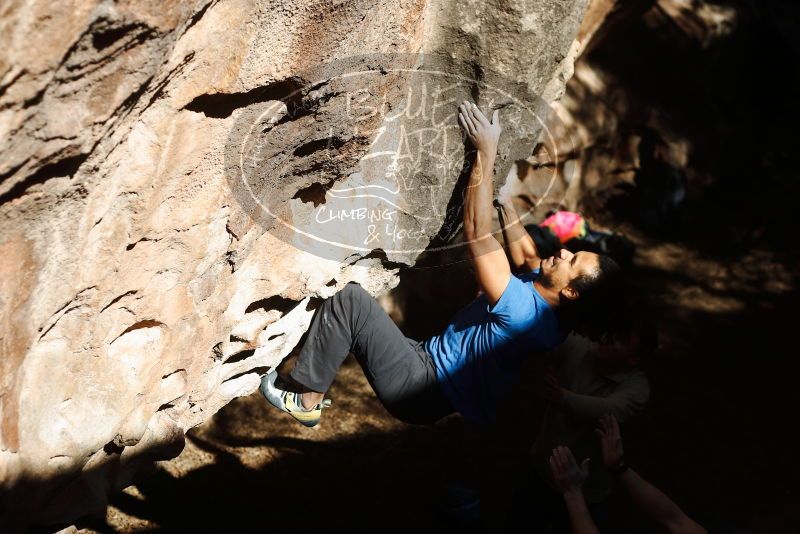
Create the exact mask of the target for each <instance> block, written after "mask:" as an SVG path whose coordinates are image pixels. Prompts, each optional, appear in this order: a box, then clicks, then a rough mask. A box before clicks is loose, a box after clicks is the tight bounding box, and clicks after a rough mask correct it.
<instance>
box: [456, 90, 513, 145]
mask: <svg viewBox="0 0 800 534" xmlns="http://www.w3.org/2000/svg"><path fill="white" fill-rule="evenodd" d="M458 122H459V123H460V124H461V127H462V128H464V131H465V132H466V133H467V137H468V138H469V140H470V141H471V142H472V144H473V145H474V146H475V148H477V149H478V152H482V153H483V154H484V155H486V156H489V157H491V158H493V157H494V156H495V155H496V154H497V143H498V141H499V140H500V132H502V131H503V128H502V126H501V125H500V112H499V111H497V110H495V112H494V114H493V115H492V122H489V119H487V118H486V116H485V115H484V114H483V112H481V110H480V109H478V106H476V105H475V104H473V103H472V102H468V101H466V100H465V101H464V102H463V103H462V104H461V105H460V106H459V107H458Z"/></svg>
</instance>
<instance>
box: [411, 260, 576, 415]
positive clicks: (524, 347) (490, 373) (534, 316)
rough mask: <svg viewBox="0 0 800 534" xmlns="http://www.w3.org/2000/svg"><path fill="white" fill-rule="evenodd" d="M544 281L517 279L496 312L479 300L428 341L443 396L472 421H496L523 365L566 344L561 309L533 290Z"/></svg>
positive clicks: (513, 278) (484, 299)
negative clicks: (498, 408)
mask: <svg viewBox="0 0 800 534" xmlns="http://www.w3.org/2000/svg"><path fill="white" fill-rule="evenodd" d="M538 277H539V271H538V270H536V271H534V272H532V273H527V274H524V275H521V276H516V275H512V276H511V279H510V280H509V282H508V285H507V286H506V289H505V291H503V294H502V295H501V296H500V299H499V300H498V301H497V302H496V303H495V305H494V307H492V306H490V305H489V299H488V298H487V297H486V295H485V294H484V295H481V296H479V297H478V298H476V299H475V300H473V301H472V302H471V303H470V304H468V305H467V306H466V307H465V308H463V309H462V310H461V311H459V312H458V313H457V314H456V315H455V317H453V320H452V321H451V322H450V324H449V325H448V326H447V328H446V329H445V330H444V332H442V333H441V334H439V335H438V336H434V337H432V338H431V339H429V340H427V341H426V342H425V344H424V347H425V350H427V351H428V353H429V354H430V355H431V357H432V358H433V362H434V365H435V366H436V378H437V381H438V383H439V385H440V386H441V388H442V391H443V392H444V394H445V396H446V397H447V399H448V400H449V401H450V403H451V404H452V406H453V408H454V409H455V410H456V411H458V412H459V413H461V415H463V416H464V417H466V418H467V419H470V420H473V421H475V422H478V423H488V422H491V421H492V420H493V419H494V418H495V411H496V404H497V400H498V399H499V398H500V397H501V396H502V395H503V394H504V393H506V392H507V391H508V389H509V388H510V386H511V385H512V383H513V381H514V379H515V377H516V371H517V370H518V367H519V364H520V363H521V362H522V360H523V359H524V358H525V357H526V356H530V355H532V354H534V353H536V352H540V351H545V350H549V349H552V348H554V347H556V346H558V345H559V344H560V343H561V342H562V341H563V339H564V336H563V334H562V332H561V329H560V328H559V325H558V319H557V317H556V313H555V310H554V309H553V308H552V307H550V305H549V304H548V303H547V301H545V300H544V298H543V297H542V296H541V295H539V292H538V291H536V289H535V288H534V287H533V282H534V281H535V280H536V279H537V278H538Z"/></svg>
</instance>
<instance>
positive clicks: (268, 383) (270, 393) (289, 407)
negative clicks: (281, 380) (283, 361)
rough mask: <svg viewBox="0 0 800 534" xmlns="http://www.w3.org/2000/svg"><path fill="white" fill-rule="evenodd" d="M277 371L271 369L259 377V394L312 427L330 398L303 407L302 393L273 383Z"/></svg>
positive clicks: (329, 403)
mask: <svg viewBox="0 0 800 534" xmlns="http://www.w3.org/2000/svg"><path fill="white" fill-rule="evenodd" d="M277 378H278V372H277V371H276V370H275V369H273V370H272V371H270V372H269V373H267V374H266V375H264V377H263V378H262V379H261V388H260V389H261V394H262V395H264V398H265V399H267V401H269V403H270V404H272V405H273V406H275V407H276V408H277V409H279V410H281V411H282V412H286V413H288V414H289V415H291V416H292V417H294V418H295V419H297V420H298V421H300V423H301V424H303V425H305V426H308V427H312V426H316V424H317V423H319V420H320V417H321V416H322V409H323V408H327V407H328V406H330V405H331V401H330V399H325V398H321V399H320V401H319V402H318V403H316V404H314V406H312V407H310V408H305V407H303V399H302V394H301V393H298V392H295V391H287V390H285V389H281V388H280V387H278V386H276V385H275V380H276V379H277Z"/></svg>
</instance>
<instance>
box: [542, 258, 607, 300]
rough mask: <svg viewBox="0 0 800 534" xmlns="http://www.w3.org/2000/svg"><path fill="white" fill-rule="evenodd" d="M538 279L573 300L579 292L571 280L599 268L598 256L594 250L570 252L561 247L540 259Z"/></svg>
mask: <svg viewBox="0 0 800 534" xmlns="http://www.w3.org/2000/svg"><path fill="white" fill-rule="evenodd" d="M540 269H541V275H540V277H539V281H540V282H541V284H542V285H543V286H544V287H546V288H547V289H552V290H554V291H557V292H559V293H560V294H561V296H562V297H564V298H567V299H570V300H575V299H577V298H579V297H580V295H579V292H578V290H577V289H576V288H574V287H573V286H572V282H573V281H574V280H575V279H577V278H580V277H581V276H592V275H593V274H594V273H596V272H597V271H598V270H599V269H600V257H599V256H598V255H597V254H595V253H594V252H586V251H580V252H578V253H572V252H570V251H569V250H567V249H564V248H562V249H561V250H559V251H558V252H557V253H556V254H555V255H553V256H550V257H549V258H545V259H543V260H542V263H541V265H540Z"/></svg>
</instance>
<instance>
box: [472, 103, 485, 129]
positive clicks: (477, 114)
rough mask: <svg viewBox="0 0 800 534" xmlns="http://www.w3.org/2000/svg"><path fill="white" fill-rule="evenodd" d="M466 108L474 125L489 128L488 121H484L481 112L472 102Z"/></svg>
mask: <svg viewBox="0 0 800 534" xmlns="http://www.w3.org/2000/svg"><path fill="white" fill-rule="evenodd" d="M468 106H469V112H470V116H471V117H472V120H473V122H474V123H475V124H480V125H482V126H489V121H488V120H487V119H486V115H484V114H483V112H482V111H481V110H480V108H478V106H476V105H475V104H473V103H472V102H470V103H469V104H468Z"/></svg>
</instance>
